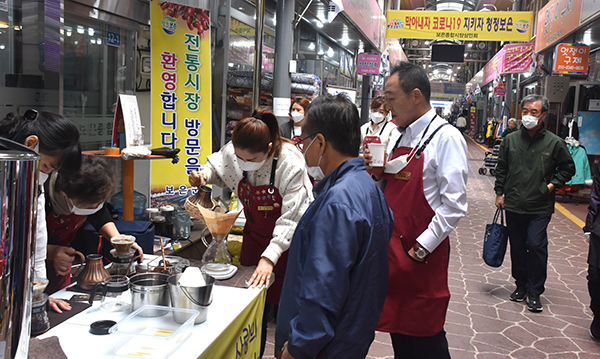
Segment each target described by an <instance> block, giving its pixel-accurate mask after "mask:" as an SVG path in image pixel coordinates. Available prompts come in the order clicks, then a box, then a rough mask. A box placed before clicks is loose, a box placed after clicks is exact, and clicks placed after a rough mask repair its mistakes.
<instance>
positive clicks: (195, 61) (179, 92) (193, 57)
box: [150, 0, 212, 207]
mask: <svg viewBox="0 0 600 359" xmlns="http://www.w3.org/2000/svg"><path fill="white" fill-rule="evenodd" d="M150 18H151V23H152V27H151V36H152V38H151V49H152V53H151V55H152V77H151V102H152V146H153V147H154V148H156V147H168V148H171V149H175V148H177V149H179V150H180V152H179V162H178V163H177V164H172V163H171V161H167V160H160V161H152V169H151V176H150V181H151V182H150V187H151V197H152V202H151V204H152V206H153V207H154V206H157V205H159V204H164V203H179V202H181V203H180V204H183V200H185V198H186V197H187V196H189V195H190V194H191V193H192V192H193V191H192V189H191V188H189V187H188V186H189V183H188V175H189V173H190V172H191V171H192V170H198V169H199V168H200V166H201V164H203V163H204V162H205V161H206V156H207V155H209V154H210V153H211V149H212V146H211V119H212V117H211V89H210V83H211V82H210V79H211V72H210V68H211V66H210V61H211V59H210V16H209V11H208V10H204V9H199V8H195V7H192V6H186V5H180V4H177V3H173V2H165V1H157V0H152V1H150ZM194 190H195V189H194Z"/></svg>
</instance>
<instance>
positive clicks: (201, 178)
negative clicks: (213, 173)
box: [188, 171, 208, 187]
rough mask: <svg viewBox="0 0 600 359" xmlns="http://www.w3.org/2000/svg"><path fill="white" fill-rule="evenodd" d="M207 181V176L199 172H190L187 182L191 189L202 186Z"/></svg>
mask: <svg viewBox="0 0 600 359" xmlns="http://www.w3.org/2000/svg"><path fill="white" fill-rule="evenodd" d="M207 179H208V175H207V174H206V173H204V172H199V171H192V173H190V176H189V177H188V181H190V185H192V187H199V186H204V185H205V184H206V180H207Z"/></svg>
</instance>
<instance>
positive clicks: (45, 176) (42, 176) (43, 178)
mask: <svg viewBox="0 0 600 359" xmlns="http://www.w3.org/2000/svg"><path fill="white" fill-rule="evenodd" d="M49 176H50V175H48V174H46V173H44V172H42V171H40V177H39V180H38V182H39V184H44V183H45V182H46V180H47V179H48V177H49Z"/></svg>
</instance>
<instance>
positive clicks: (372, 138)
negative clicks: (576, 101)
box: [363, 121, 388, 149]
mask: <svg viewBox="0 0 600 359" xmlns="http://www.w3.org/2000/svg"><path fill="white" fill-rule="evenodd" d="M387 125H388V122H387V121H386V123H385V124H384V125H383V127H381V131H379V134H377V135H375V134H373V135H369V132H370V131H371V126H370V123H369V126H368V127H367V132H366V133H365V138H364V139H363V149H364V148H369V143H381V138H380V136H381V134H382V133H383V130H385V127H386V126H387Z"/></svg>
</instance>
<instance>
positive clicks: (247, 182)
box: [189, 110, 312, 348]
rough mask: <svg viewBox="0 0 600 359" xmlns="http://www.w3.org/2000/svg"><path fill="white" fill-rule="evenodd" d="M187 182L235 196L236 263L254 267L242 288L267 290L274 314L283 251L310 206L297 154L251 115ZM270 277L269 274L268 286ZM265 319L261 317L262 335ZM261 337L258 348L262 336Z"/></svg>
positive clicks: (261, 116) (264, 116)
mask: <svg viewBox="0 0 600 359" xmlns="http://www.w3.org/2000/svg"><path fill="white" fill-rule="evenodd" d="M189 180H190V184H191V185H192V186H199V185H203V184H206V183H211V184H215V185H218V186H220V187H227V188H231V189H233V191H235V192H237V195H238V198H239V199H240V201H241V202H242V204H243V206H244V214H245V217H246V225H245V227H244V238H243V242H242V253H241V258H240V263H241V264H242V265H244V266H256V269H255V271H254V273H253V275H252V277H251V278H250V280H249V284H248V285H249V286H262V285H266V286H267V287H268V286H269V285H270V287H269V289H268V290H267V299H266V303H267V304H268V305H272V306H274V307H275V308H274V309H275V310H276V306H277V305H278V304H279V298H280V294H281V288H282V286H283V279H284V276H285V269H286V266H287V249H288V248H289V246H290V243H291V238H292V235H293V233H294V230H295V228H296V224H297V222H298V221H299V220H300V218H301V217H302V214H304V211H306V209H307V208H308V205H309V204H310V202H311V201H312V186H311V184H310V180H309V179H308V174H307V171H306V166H305V164H304V159H303V157H302V154H301V153H300V151H298V149H297V148H296V147H295V146H294V145H293V143H292V141H289V140H287V139H284V138H282V137H281V135H280V133H279V125H278V123H277V118H276V117H275V115H273V113H272V112H270V111H267V110H257V111H255V113H254V114H253V117H250V118H245V119H243V120H241V121H240V122H238V123H237V124H236V127H235V128H234V130H233V134H232V141H231V142H230V143H228V144H226V145H225V146H223V148H221V150H220V151H219V152H217V153H213V154H211V155H209V156H208V157H207V162H206V164H205V165H204V167H203V168H202V170H201V171H192V172H191V174H190V176H189ZM271 273H275V279H274V282H272V283H271V279H270V278H271ZM269 309H270V308H267V309H265V312H264V313H265V314H266V313H268V311H269ZM276 314H277V313H276V312H275V316H276ZM266 319H267V318H266V317H263V330H266V324H267V320H266ZM263 334H265V335H263V336H262V339H263V343H264V340H265V339H266V332H263ZM263 348H264V345H263Z"/></svg>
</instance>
